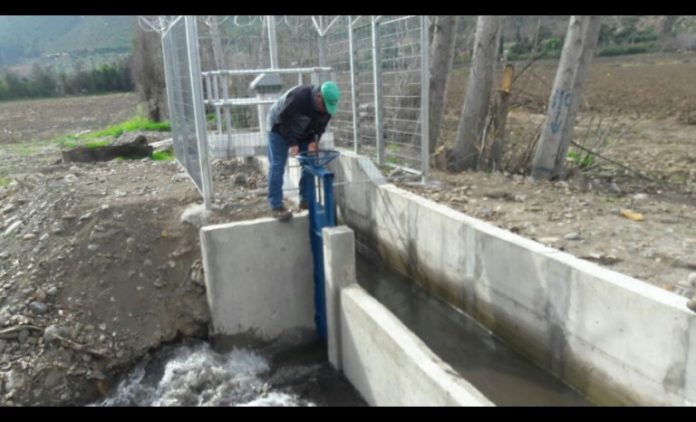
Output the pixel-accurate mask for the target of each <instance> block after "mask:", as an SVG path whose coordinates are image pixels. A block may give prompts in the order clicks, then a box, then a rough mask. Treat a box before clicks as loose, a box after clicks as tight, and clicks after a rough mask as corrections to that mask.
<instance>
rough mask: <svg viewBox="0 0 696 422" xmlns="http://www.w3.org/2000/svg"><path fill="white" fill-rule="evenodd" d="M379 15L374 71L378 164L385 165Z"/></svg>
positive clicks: (374, 37)
mask: <svg viewBox="0 0 696 422" xmlns="http://www.w3.org/2000/svg"><path fill="white" fill-rule="evenodd" d="M379 31H380V28H379V17H376V16H373V17H372V72H373V75H374V82H375V86H374V93H375V98H374V100H375V139H376V143H377V145H376V146H377V164H379V165H384V131H383V129H384V128H383V127H382V126H383V122H382V119H383V117H382V52H381V47H380V42H379Z"/></svg>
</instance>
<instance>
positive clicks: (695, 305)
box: [686, 295, 696, 312]
mask: <svg viewBox="0 0 696 422" xmlns="http://www.w3.org/2000/svg"><path fill="white" fill-rule="evenodd" d="M686 307H687V308H689V309H691V310H692V311H693V312H696V295H694V297H692V298H691V299H689V301H688V302H686Z"/></svg>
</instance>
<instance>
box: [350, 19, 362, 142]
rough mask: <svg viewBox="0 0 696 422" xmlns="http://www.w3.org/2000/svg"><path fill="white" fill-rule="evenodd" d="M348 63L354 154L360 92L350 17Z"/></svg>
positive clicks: (357, 138)
mask: <svg viewBox="0 0 696 422" xmlns="http://www.w3.org/2000/svg"><path fill="white" fill-rule="evenodd" d="M348 62H349V64H350V99H351V109H352V112H353V152H355V153H356V154H357V153H358V142H359V140H360V133H359V129H358V121H359V119H360V116H359V115H358V98H357V96H356V94H357V92H358V90H357V89H355V45H354V43H353V17H352V16H348Z"/></svg>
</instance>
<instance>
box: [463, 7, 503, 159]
mask: <svg viewBox="0 0 696 422" xmlns="http://www.w3.org/2000/svg"><path fill="white" fill-rule="evenodd" d="M499 26H500V17H499V16H479V18H478V20H477V22H476V39H475V41H474V54H473V60H472V63H471V70H470V72H469V78H468V81H467V86H466V95H465V97H464V105H463V106H462V115H461V120H460V121H459V127H458V129H457V135H456V138H455V143H454V150H453V151H452V170H455V171H461V170H464V169H466V168H469V169H473V168H476V165H477V164H478V157H479V153H480V151H479V145H480V140H481V137H482V133H483V128H484V126H485V120H486V115H487V112H488V104H489V102H490V97H491V90H492V85H493V72H494V70H495V64H496V55H497V52H498V36H499V31H498V27H499Z"/></svg>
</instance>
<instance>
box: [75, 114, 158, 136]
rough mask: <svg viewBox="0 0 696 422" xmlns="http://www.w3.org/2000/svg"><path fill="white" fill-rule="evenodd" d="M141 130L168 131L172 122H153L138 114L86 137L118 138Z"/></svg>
mask: <svg viewBox="0 0 696 422" xmlns="http://www.w3.org/2000/svg"><path fill="white" fill-rule="evenodd" d="M140 130H148V131H156V132H167V131H170V130H171V124H170V123H169V122H153V121H152V120H148V119H146V118H144V117H141V116H136V117H133V118H132V119H130V120H126V121H125V122H122V123H119V124H117V125H114V126H109V127H107V128H106V129H104V130H100V131H99V132H92V133H88V134H86V135H84V137H85V138H102V137H104V136H111V137H114V138H117V137H119V136H121V135H122V134H123V133H124V132H136V131H140Z"/></svg>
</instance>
